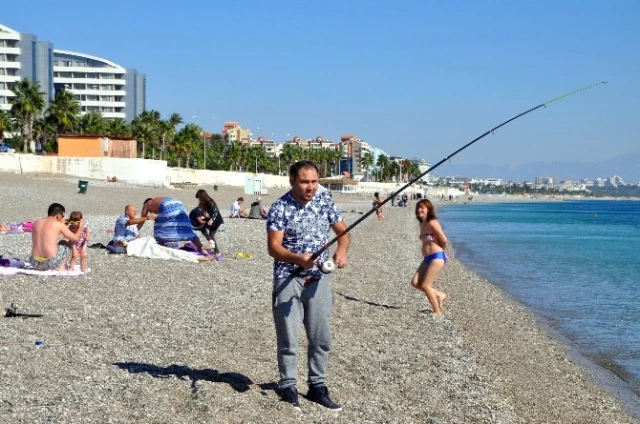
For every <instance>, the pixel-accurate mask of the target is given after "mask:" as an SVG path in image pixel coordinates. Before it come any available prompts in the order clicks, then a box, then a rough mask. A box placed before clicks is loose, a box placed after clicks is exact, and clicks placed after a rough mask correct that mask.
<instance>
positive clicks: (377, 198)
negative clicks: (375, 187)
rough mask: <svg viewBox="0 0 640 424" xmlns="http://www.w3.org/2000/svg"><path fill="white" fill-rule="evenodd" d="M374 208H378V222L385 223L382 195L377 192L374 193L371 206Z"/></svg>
mask: <svg viewBox="0 0 640 424" xmlns="http://www.w3.org/2000/svg"><path fill="white" fill-rule="evenodd" d="M371 205H372V206H373V207H374V208H376V216H377V217H378V221H379V222H382V221H384V215H382V209H381V205H382V200H380V193H378V192H377V191H376V192H375V193H373V203H372V204H371Z"/></svg>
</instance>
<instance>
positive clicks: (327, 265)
mask: <svg viewBox="0 0 640 424" xmlns="http://www.w3.org/2000/svg"><path fill="white" fill-rule="evenodd" d="M606 83H607V82H606V81H601V82H598V83H596V84H591V85H589V86H586V87H583V88H579V89H577V90H574V91H571V92H569V93H566V94H563V95H562V96H558V97H556V98H554V99H551V100H549V101H546V102H544V103H541V104H539V105H538V106H535V107H532V108H531V109H529V110H526V111H524V112H522V113H519V114H518V115H516V116H514V117H513V118H510V119H508V120H506V121H504V122H503V123H501V124H500V125H497V126H495V127H493V128H491V129H490V130H488V131H487V132H485V133H484V134H482V135H481V136H479V137H477V138H475V139H473V140H471V141H470V142H468V143H467V144H465V145H464V146H462V147H460V148H459V149H458V150H456V151H455V152H453V153H451V154H450V155H449V156H446V157H444V158H443V159H442V160H441V161H440V162H438V163H436V164H435V165H433V166H432V167H430V168H429V169H427V170H426V171H424V172H423V173H422V174H420V175H418V176H417V177H415V178H413V179H412V180H411V181H409V182H408V183H406V184H405V185H403V186H402V187H400V188H399V189H398V190H396V191H395V192H393V193H392V194H391V195H390V196H389V197H387V198H386V199H384V200H383V201H382V202H380V204H379V205H378V206H374V207H372V208H371V209H370V210H369V211H368V212H366V213H365V214H364V215H362V216H361V217H360V218H358V219H357V220H355V221H354V222H353V223H352V224H351V225H349V226H348V227H347V228H345V229H344V230H343V231H341V232H340V233H339V234H337V235H336V236H335V237H334V238H333V239H331V240H329V241H328V242H327V243H326V244H325V245H324V246H322V247H321V248H320V249H319V250H318V251H317V252H315V253H314V254H313V255H311V259H317V258H318V257H319V256H320V255H322V253H323V252H324V251H325V250H327V249H328V248H329V247H331V246H332V245H333V244H334V243H336V242H337V241H338V239H339V238H340V237H342V236H344V235H345V234H347V233H349V231H351V230H353V229H354V228H355V227H356V226H357V225H358V224H360V223H361V222H362V221H364V220H365V219H366V218H367V217H368V216H370V215H371V214H373V213H374V212H375V211H376V210H378V209H379V208H381V207H382V206H384V204H385V203H387V202H389V201H390V200H391V199H394V198H395V196H397V195H398V194H399V193H402V192H403V191H404V190H406V189H407V188H408V187H409V186H411V185H412V184H414V183H415V182H416V181H418V180H419V179H420V178H422V177H424V176H425V175H427V174H428V173H429V172H431V171H433V170H434V169H436V168H437V167H439V166H440V165H442V164H443V163H445V162H446V161H448V160H450V159H451V158H452V157H454V156H455V155H457V154H458V153H460V152H461V151H463V150H464V149H466V148H467V147H469V146H471V145H472V144H474V143H475V142H476V141H479V140H481V139H483V138H484V137H486V136H487V135H489V134H493V133H494V132H495V131H496V130H497V129H499V128H501V127H503V126H505V125H507V124H508V123H509V122H511V121H515V120H516V119H518V118H520V117H522V116H524V115H526V114H528V113H531V112H533V111H534V110H538V109H540V108H542V107H547V106H548V105H550V104H551V103H554V102H557V101H558V100H562V99H564V98H566V97H569V96H572V95H574V94H577V93H579V92H581V91H585V90H588V89H590V88H593V87H597V86H599V85H602V84H606ZM319 269H320V270H321V271H322V272H324V273H326V274H328V273H330V272H332V271H333V270H334V269H335V264H334V263H333V261H332V260H331V259H327V260H326V261H324V262H323V263H322V264H320V266H319Z"/></svg>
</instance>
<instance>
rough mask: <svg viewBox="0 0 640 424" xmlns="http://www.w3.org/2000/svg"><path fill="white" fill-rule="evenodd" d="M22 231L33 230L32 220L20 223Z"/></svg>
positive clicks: (28, 231)
mask: <svg viewBox="0 0 640 424" xmlns="http://www.w3.org/2000/svg"><path fill="white" fill-rule="evenodd" d="M22 231H24V232H25V233H30V232H32V231H33V221H26V222H24V223H23V224H22Z"/></svg>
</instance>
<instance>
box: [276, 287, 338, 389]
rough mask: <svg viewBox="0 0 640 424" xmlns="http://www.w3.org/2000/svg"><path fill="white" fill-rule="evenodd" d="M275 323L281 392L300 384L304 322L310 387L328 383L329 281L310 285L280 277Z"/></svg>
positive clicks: (331, 300)
mask: <svg viewBox="0 0 640 424" xmlns="http://www.w3.org/2000/svg"><path fill="white" fill-rule="evenodd" d="M272 301H273V302H272V311H273V321H274V323H275V326H276V337H277V340H278V369H279V371H280V380H279V382H278V386H279V387H280V388H281V389H284V388H286V387H290V386H295V385H296V383H297V381H298V339H299V337H300V329H301V327H302V324H303V323H304V328H305V330H306V333H307V341H308V342H309V343H308V346H309V347H308V350H307V358H308V361H309V379H308V381H307V382H308V383H309V385H310V386H318V385H323V384H325V380H326V379H327V361H328V359H329V350H331V309H332V307H333V293H331V288H330V286H329V279H328V278H327V277H325V278H323V279H322V280H321V281H314V282H312V283H308V282H307V280H306V279H305V278H295V277H288V278H281V279H275V280H274V282H273V299H272Z"/></svg>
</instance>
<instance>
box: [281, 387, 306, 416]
mask: <svg viewBox="0 0 640 424" xmlns="http://www.w3.org/2000/svg"><path fill="white" fill-rule="evenodd" d="M280 400H282V401H283V402H287V403H289V404H291V406H293V408H294V409H295V410H297V411H301V409H300V402H298V390H297V389H296V386H289V387H285V388H284V389H282V390H280Z"/></svg>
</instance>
